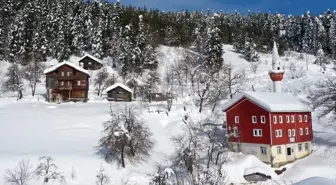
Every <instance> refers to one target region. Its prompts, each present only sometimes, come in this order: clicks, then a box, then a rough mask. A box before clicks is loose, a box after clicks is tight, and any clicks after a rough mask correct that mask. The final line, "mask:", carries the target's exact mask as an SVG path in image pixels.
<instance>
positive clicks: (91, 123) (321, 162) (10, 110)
mask: <svg viewBox="0 0 336 185" xmlns="http://www.w3.org/2000/svg"><path fill="white" fill-rule="evenodd" d="M224 49H225V54H224V60H225V63H231V64H232V65H233V66H234V67H235V70H245V73H246V74H247V78H248V80H246V83H245V84H244V87H243V89H245V90H251V88H252V85H253V87H254V88H255V89H256V90H257V91H269V90H270V87H271V82H270V79H269V77H268V70H269V69H270V67H271V55H264V54H263V55H261V64H260V66H259V68H258V72H257V74H254V73H252V71H251V70H250V67H249V66H250V64H249V63H248V62H246V61H245V60H244V59H243V58H241V56H240V55H239V54H237V53H235V52H233V50H232V46H224ZM158 51H159V60H160V67H159V73H160V74H161V75H163V74H164V72H165V70H166V69H167V68H169V65H170V64H172V63H174V62H175V61H177V60H179V58H180V57H181V56H180V53H179V52H180V51H181V49H176V48H171V47H166V46H160V47H159V48H158ZM298 55H299V54H297V53H292V54H291V56H288V57H287V59H286V57H283V58H282V59H283V62H284V64H283V65H284V66H285V68H287V69H288V68H289V65H290V63H295V65H296V66H297V68H298V70H297V71H296V72H295V74H294V76H296V77H295V78H294V79H291V78H290V77H289V76H290V75H292V74H293V73H294V72H290V71H288V70H286V75H285V79H284V80H283V89H284V91H286V92H290V93H293V94H295V95H297V96H300V97H302V98H304V97H305V96H306V92H307V90H308V89H309V88H311V87H312V85H313V84H314V83H315V82H317V81H319V80H321V79H323V78H324V76H325V74H323V73H322V72H321V71H320V67H319V66H317V65H314V64H313V61H314V59H315V58H314V57H313V56H309V58H308V64H309V65H308V70H306V60H299V59H298ZM76 59H77V58H76V57H73V58H72V59H70V60H73V61H74V60H76ZM328 67H329V68H331V67H332V66H328ZM109 72H110V73H112V72H114V71H113V70H112V69H111V68H110V67H109ZM330 72H331V70H329V69H328V70H327V71H326V73H330ZM92 75H93V76H94V73H93V74H92ZM90 88H91V87H90ZM91 89H92V88H91ZM44 92H45V89H44V85H43V84H42V85H39V86H38V88H37V94H38V96H37V97H34V98H32V97H30V96H25V98H24V99H23V100H21V101H16V98H15V94H13V93H5V94H3V95H2V96H0V176H2V175H3V174H4V173H5V170H6V169H12V168H14V167H15V166H16V165H17V164H18V162H19V161H21V160H23V159H26V160H30V163H31V164H32V166H33V167H36V165H37V162H38V157H40V156H44V155H50V156H52V157H54V158H55V162H56V164H57V165H58V167H59V169H60V171H61V172H63V173H64V175H65V176H66V179H67V181H68V184H70V185H75V184H76V185H77V184H78V185H92V184H95V175H96V169H97V168H99V167H100V166H101V165H103V166H104V167H105V169H106V171H107V172H108V174H109V175H110V177H111V179H112V183H111V184H115V185H119V184H120V182H121V181H122V180H127V179H129V181H130V182H131V181H132V182H136V183H137V185H142V184H143V185H145V184H146V185H147V184H148V178H149V176H148V174H152V173H153V172H155V170H156V166H157V165H158V164H159V163H162V162H164V160H165V159H166V157H167V156H169V155H170V154H172V152H173V151H174V146H173V144H172V142H171V137H172V136H174V135H176V134H178V133H179V132H181V131H182V129H181V125H182V121H181V120H182V118H183V116H184V115H185V113H184V111H183V106H182V105H181V104H179V103H178V102H177V103H175V104H174V105H173V108H172V112H171V113H170V114H169V116H167V115H166V114H164V113H161V114H158V113H157V112H148V108H149V109H151V110H155V109H156V107H157V105H155V104H153V105H150V106H147V104H141V106H140V104H139V102H133V103H126V104H135V105H136V106H137V107H138V111H141V112H142V113H143V114H142V116H143V117H144V118H145V120H146V121H147V124H148V126H149V128H150V129H151V131H152V132H153V133H154V137H155V147H154V149H153V151H152V152H151V154H152V155H151V157H150V159H149V160H148V161H147V162H146V163H142V164H139V165H135V166H134V165H130V164H126V168H125V169H122V168H118V167H117V166H116V165H114V164H107V163H105V162H104V160H103V159H102V158H101V157H99V156H97V155H96V153H95V146H96V145H97V143H98V139H99V137H100V132H101V130H102V123H103V122H104V121H107V120H108V119H109V110H110V103H108V102H107V101H104V100H102V98H99V97H96V96H95V94H94V92H93V91H91V92H90V101H89V102H88V103H65V104H50V103H46V102H45V101H44V99H43V97H42V96H40V95H42V94H43V93H44ZM25 94H26V95H28V94H29V89H27V90H26V92H25ZM121 106H124V104H123V103H112V107H113V108H119V107H121ZM189 106H190V107H189V108H190V109H191V110H193V108H192V106H193V105H192V104H190V105H189ZM140 107H141V108H140ZM195 112H197V111H195ZM192 113H193V112H192ZM195 114H196V113H195ZM313 129H314V144H313V145H314V146H313V147H314V148H313V149H314V151H313V154H312V155H310V156H308V157H307V158H304V159H302V160H299V161H297V162H295V163H293V164H288V165H286V168H287V170H286V171H285V172H284V173H283V174H281V175H279V176H278V175H276V174H275V173H274V170H275V169H272V168H271V167H270V166H268V165H265V164H264V163H261V162H260V161H259V160H258V159H257V158H255V157H254V156H244V155H240V154H236V155H233V156H232V161H230V162H228V163H227V164H226V165H224V166H223V168H222V170H223V171H225V173H226V175H227V179H228V182H232V183H235V184H239V183H243V182H246V181H245V180H244V178H243V175H246V174H249V173H252V172H254V171H258V172H261V173H266V174H267V175H270V176H272V178H273V179H274V181H268V182H265V183H266V184H282V183H283V184H293V183H296V182H298V184H300V185H302V184H309V183H311V182H313V183H312V184H316V181H320V182H322V181H323V180H325V179H324V178H327V179H329V181H332V180H333V179H336V129H335V127H334V126H332V125H330V123H329V122H328V120H325V119H323V120H318V119H317V118H316V115H315V114H314V123H313ZM73 171H75V173H76V178H75V179H72V178H71V174H72V173H73ZM312 177H314V178H312ZM316 177H318V178H316ZM308 178H312V179H308ZM305 179H307V180H305ZM302 180H305V181H302ZM299 181H302V182H299ZM31 182H32V183H31V184H33V182H34V180H32V181H31ZM314 182H315V183H314ZM333 182H335V183H336V180H334V181H333ZM265 183H263V184H265ZM0 184H3V179H2V178H0ZM261 184H262V183H261ZM320 184H321V183H320Z"/></svg>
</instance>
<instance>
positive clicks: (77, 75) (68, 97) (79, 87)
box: [44, 62, 90, 103]
mask: <svg viewBox="0 0 336 185" xmlns="http://www.w3.org/2000/svg"><path fill="white" fill-rule="evenodd" d="M44 74H45V75H46V88H47V100H48V101H49V102H57V103H61V102H66V101H87V99H88V91H89V78H90V75H89V73H88V71H86V70H85V69H83V68H81V67H79V66H77V65H75V64H72V63H70V62H62V63H59V64H57V65H55V66H53V67H51V68H49V69H46V70H45V71H44Z"/></svg>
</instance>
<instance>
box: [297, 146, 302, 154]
mask: <svg viewBox="0 0 336 185" xmlns="http://www.w3.org/2000/svg"><path fill="white" fill-rule="evenodd" d="M298 148H299V152H301V151H302V144H299V145H298Z"/></svg>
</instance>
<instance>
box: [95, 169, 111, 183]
mask: <svg viewBox="0 0 336 185" xmlns="http://www.w3.org/2000/svg"><path fill="white" fill-rule="evenodd" d="M110 182H111V179H110V177H109V176H108V175H107V173H106V171H105V169H104V167H103V166H101V167H100V168H98V169H97V175H96V185H108V184H109V183H110Z"/></svg>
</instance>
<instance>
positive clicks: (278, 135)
mask: <svg viewBox="0 0 336 185" xmlns="http://www.w3.org/2000/svg"><path fill="white" fill-rule="evenodd" d="M275 137H282V129H278V130H275Z"/></svg>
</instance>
